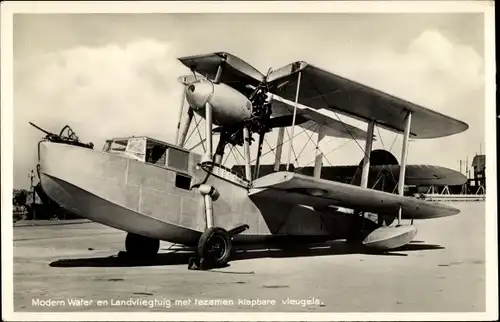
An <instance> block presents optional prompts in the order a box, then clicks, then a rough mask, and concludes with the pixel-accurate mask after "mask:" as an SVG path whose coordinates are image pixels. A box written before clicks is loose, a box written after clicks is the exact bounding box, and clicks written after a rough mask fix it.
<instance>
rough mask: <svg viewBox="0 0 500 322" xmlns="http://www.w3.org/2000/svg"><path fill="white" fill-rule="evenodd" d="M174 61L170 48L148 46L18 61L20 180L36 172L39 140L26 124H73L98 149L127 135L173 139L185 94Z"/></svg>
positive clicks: (111, 47)
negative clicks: (107, 142) (108, 140)
mask: <svg viewBox="0 0 500 322" xmlns="http://www.w3.org/2000/svg"><path fill="white" fill-rule="evenodd" d="M174 57H175V50H174V49H173V46H172V45H170V44H168V43H162V42H158V41H155V40H143V41H137V42H131V43H128V44H126V45H123V46H118V45H114V44H110V45H108V46H104V47H100V48H86V47H76V48H73V49H69V50H65V51H61V52H55V53H50V54H46V55H42V56H41V57H35V58H34V59H32V60H30V61H27V62H19V63H17V64H16V65H15V68H16V78H15V79H16V82H15V103H14V104H15V110H14V114H15V115H14V118H15V139H16V146H15V150H14V157H15V160H16V176H17V177H18V178H23V177H25V176H26V177H27V172H28V170H29V169H30V168H32V167H33V166H34V164H35V162H36V159H35V151H36V142H37V139H39V138H40V137H41V135H42V133H41V132H38V131H37V130H35V129H34V128H32V127H30V126H29V124H28V121H32V122H34V123H35V124H37V125H39V126H41V127H42V128H44V129H47V130H49V131H52V132H58V131H60V129H61V128H62V127H63V126H64V125H65V124H69V125H70V126H71V127H72V128H73V129H74V130H75V131H76V133H77V135H78V136H79V137H80V138H81V140H82V141H86V142H88V141H92V142H94V144H96V147H97V148H100V146H102V144H103V142H104V140H105V139H107V138H110V137H119V136H125V135H151V136H155V137H157V138H159V139H165V140H167V141H168V140H172V138H173V137H174V133H175V127H176V125H177V119H176V118H177V113H178V108H179V106H180V102H181V91H180V89H181V88H182V87H181V85H180V84H178V83H177V80H176V79H177V77H178V76H179V74H180V73H182V72H184V73H185V70H183V69H182V67H181V66H180V64H179V63H177V61H176V60H175V59H174ZM174 115H175V116H174ZM28 147H32V149H30V148H28ZM16 181H17V180H16Z"/></svg>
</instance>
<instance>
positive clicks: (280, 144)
mask: <svg viewBox="0 0 500 322" xmlns="http://www.w3.org/2000/svg"><path fill="white" fill-rule="evenodd" d="M284 136H285V128H284V127H280V128H279V131H278V142H276V158H275V159H274V171H275V172H278V171H280V165H281V154H282V152H283V138H284Z"/></svg>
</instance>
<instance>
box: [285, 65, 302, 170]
mask: <svg viewBox="0 0 500 322" xmlns="http://www.w3.org/2000/svg"><path fill="white" fill-rule="evenodd" d="M301 78H302V72H299V75H298V77H297V90H296V92H295V107H294V109H293V121H292V129H291V132H292V134H291V135H290V145H289V147H288V160H287V163H286V171H288V167H289V166H290V159H291V157H292V146H293V135H294V129H295V118H296V117H297V105H298V102H299V90H300V80H301Z"/></svg>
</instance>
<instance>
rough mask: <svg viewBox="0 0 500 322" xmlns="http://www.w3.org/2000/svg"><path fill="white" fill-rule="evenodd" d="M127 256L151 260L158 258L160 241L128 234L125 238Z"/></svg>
mask: <svg viewBox="0 0 500 322" xmlns="http://www.w3.org/2000/svg"><path fill="white" fill-rule="evenodd" d="M125 249H126V250H127V255H130V256H132V257H142V258H151V257H153V256H156V254H157V253H158V250H159V249H160V241H159V240H157V239H153V238H149V237H146V236H142V235H137V234H133V233H128V234H127V238H125Z"/></svg>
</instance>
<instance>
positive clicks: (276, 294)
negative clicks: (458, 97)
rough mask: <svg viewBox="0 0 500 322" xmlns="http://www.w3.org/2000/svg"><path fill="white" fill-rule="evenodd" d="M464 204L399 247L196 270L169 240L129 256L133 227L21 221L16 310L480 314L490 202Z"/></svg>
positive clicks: (338, 247) (264, 255)
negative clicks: (144, 258) (141, 260)
mask: <svg viewBox="0 0 500 322" xmlns="http://www.w3.org/2000/svg"><path fill="white" fill-rule="evenodd" d="M456 205H457V206H458V207H460V208H461V209H462V212H461V214H460V215H458V216H455V217H448V218H441V219H435V220H428V221H421V222H416V225H417V228H418V230H419V232H418V234H417V237H416V240H415V242H413V243H412V244H410V245H409V246H408V247H407V248H406V249H405V250H400V251H395V252H392V253H391V254H387V255H370V254H363V253H359V252H356V251H353V250H352V249H348V247H346V245H345V244H344V243H343V242H334V243H331V245H330V246H329V247H327V248H322V249H316V250H313V251H312V254H311V255H306V254H298V255H299V256H298V257H287V255H284V254H283V253H282V252H279V251H260V252H248V253H246V254H242V255H239V259H237V260H234V261H232V262H230V266H229V267H226V268H222V269H217V270H213V271H190V270H188V269H187V265H186V263H187V259H188V257H189V256H188V255H186V254H181V253H168V252H169V251H167V250H166V249H167V248H168V247H169V244H167V243H162V245H161V249H162V250H161V252H162V255H160V256H159V259H158V261H157V262H156V263H154V264H148V265H143V266H132V265H131V264H127V262H124V261H123V260H122V259H120V258H117V256H116V255H117V253H118V251H119V250H123V248H124V238H125V233H123V232H121V231H118V230H115V229H112V228H108V227H105V226H102V225H99V224H96V223H87V222H84V223H79V222H78V221H72V222H59V223H58V224H55V223H54V222H39V223H37V225H36V226H34V225H33V224H32V223H29V222H24V223H23V222H18V223H16V224H15V226H16V227H15V228H14V310H15V311H16V312H20V311H25V312H26V311H45V312H48V311H73V312H74V311H87V312H90V311H117V312H123V311H233V312H234V311H269V312H270V311H288V312H293V311H301V312H304V311H305V312H472V311H474V312H481V311H484V310H485V246H484V244H485V238H484V233H485V204H484V202H470V203H468V202H467V203H457V204H456ZM72 299H83V300H87V301H89V302H87V304H88V305H84V304H82V305H77V303H76V302H70V301H71V300H72ZM224 299H225V300H226V301H225V302H224V301H218V302H215V301H212V302H210V300H224ZM257 299H259V300H261V302H259V303H260V304H263V302H262V300H275V303H274V305H273V303H272V302H269V301H268V302H266V303H265V304H264V305H258V304H259V303H257V301H256V300H257ZM287 299H290V300H291V301H290V302H288V303H283V301H286V300H287ZM47 300H51V301H52V303H51V304H50V305H48V306H41V304H42V303H44V304H47V302H46V301H47ZM120 300H122V302H119V301H120ZM169 300H170V305H169ZM175 300H179V301H177V302H175ZM245 300H248V301H245ZM252 300H254V302H252ZM307 300H309V301H308V302H306V301H307ZM90 301H92V302H90ZM98 301H101V302H98ZM210 304H211V305H210ZM252 304H253V305H252ZM150 305H151V306H152V307H151V308H150V307H149V306H150Z"/></svg>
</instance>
